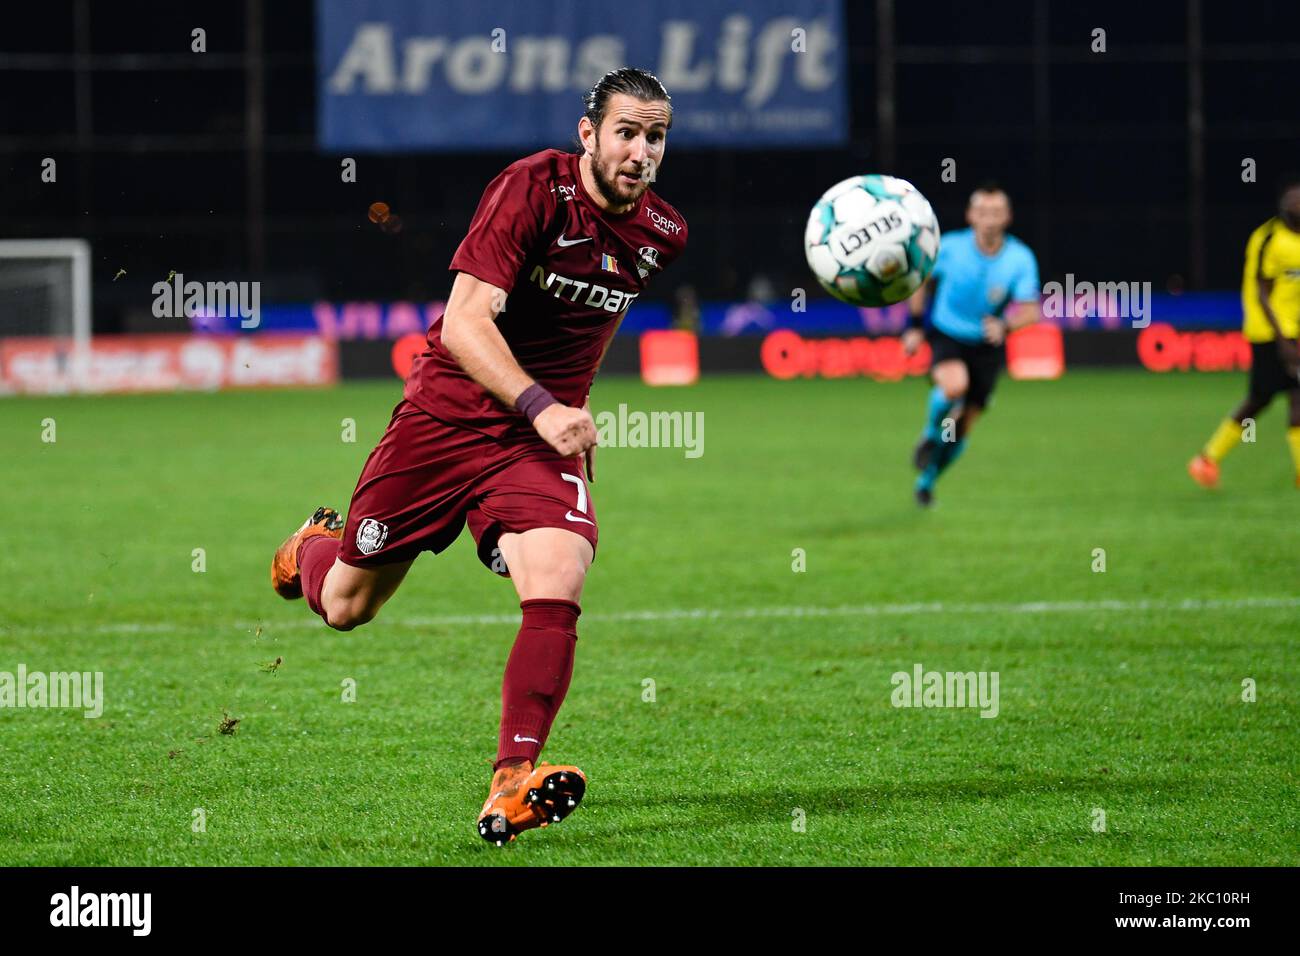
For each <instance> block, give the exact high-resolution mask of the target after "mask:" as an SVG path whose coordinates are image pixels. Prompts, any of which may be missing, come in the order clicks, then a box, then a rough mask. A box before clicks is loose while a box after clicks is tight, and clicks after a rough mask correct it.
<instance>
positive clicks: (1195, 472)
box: [1187, 455, 1219, 489]
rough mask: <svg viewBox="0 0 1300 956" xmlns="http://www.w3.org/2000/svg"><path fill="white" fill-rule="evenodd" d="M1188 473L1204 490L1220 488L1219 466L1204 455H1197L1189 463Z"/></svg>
mask: <svg viewBox="0 0 1300 956" xmlns="http://www.w3.org/2000/svg"><path fill="white" fill-rule="evenodd" d="M1187 473H1188V474H1189V475H1191V476H1192V481H1194V482H1196V483H1197V484H1198V485H1200V486H1201V487H1202V488H1211V489H1213V488H1217V487H1219V465H1218V463H1217V462H1214V461H1211V460H1210V459H1208V458H1206V457H1205V456H1204V455H1197V456H1196V457H1195V458H1193V459H1192V460H1191V461H1189V462H1188V463H1187Z"/></svg>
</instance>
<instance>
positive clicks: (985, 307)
mask: <svg viewBox="0 0 1300 956" xmlns="http://www.w3.org/2000/svg"><path fill="white" fill-rule="evenodd" d="M966 222H967V223H968V224H969V225H970V228H969V229H960V230H958V231H956V232H946V233H944V234H943V237H942V239H941V241H940V243H939V258H938V260H937V261H936V262H935V265H934V272H933V273H932V274H931V276H930V278H929V279H928V280H927V281H926V283H925V284H924V285H922V286H921V288H919V289H917V290H916V292H915V293H914V294H913V296H912V298H911V299H910V300H909V301H908V309H909V312H910V322H909V324H908V328H907V331H905V332H904V333H903V349H904V350H905V351H906V352H907V354H908V355H911V354H912V353H914V352H915V351H916V350H917V349H918V348H920V346H921V342H922V340H923V339H928V340H929V342H930V349H931V351H932V353H933V356H934V357H933V360H932V362H931V365H930V377H931V379H932V380H933V381H934V387H933V388H932V389H931V390H930V398H929V407H928V409H927V411H926V421H925V430H924V432H922V434H921V441H920V443H919V444H917V446H916V452H915V453H914V455H913V464H914V465H915V466H916V468H917V470H918V471H920V473H921V474H920V476H919V477H918V478H917V479H916V487H915V493H916V501H917V503H918V504H920V505H922V506H923V507H924V506H929V505H930V503H931V502H932V501H933V500H934V483H935V481H936V480H938V478H939V475H940V474H942V473H943V471H944V470H945V469H946V468H948V466H949V465H951V464H952V463H953V462H954V461H956V460H957V457H958V456H959V455H960V454H961V453H962V451H964V450H965V447H966V436H967V435H968V434H970V430H971V426H972V425H974V424H975V421H976V420H977V419H978V418H979V416H980V413H981V412H982V411H984V408H985V407H986V406H987V405H988V402H989V396H990V395H991V394H992V393H993V386H994V385H995V384H996V383H997V378H998V371H999V370H1000V369H1001V367H1002V363H1003V352H1004V349H1003V343H1004V342H1005V341H1006V337H1007V333H1009V332H1011V331H1014V330H1015V329H1018V328H1020V327H1022V326H1025V325H1029V324H1030V323H1032V322H1035V321H1037V319H1038V314H1039V307H1038V299H1039V284H1038V260H1037V259H1035V258H1034V254H1033V252H1031V251H1030V249H1029V247H1028V246H1027V245H1025V244H1024V243H1023V242H1021V241H1020V240H1019V239H1017V238H1016V237H1015V236H1012V235H1009V234H1008V233H1007V226H1009V225H1010V224H1011V200H1010V198H1008V196H1007V194H1006V192H1005V191H1004V190H1003V189H1002V188H1001V187H1000V186H997V185H994V184H988V185H984V186H981V187H979V188H978V189H976V190H975V191H974V192H973V193H971V197H970V204H969V205H968V206H967V207H966ZM931 298H933V302H934V306H933V308H932V309H931V310H930V329H929V331H928V334H927V333H926V331H924V330H923V326H922V316H924V314H925V308H926V303H927V301H928V300H929V299H931Z"/></svg>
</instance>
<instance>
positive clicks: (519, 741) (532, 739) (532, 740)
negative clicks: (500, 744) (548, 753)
mask: <svg viewBox="0 0 1300 956" xmlns="http://www.w3.org/2000/svg"><path fill="white" fill-rule="evenodd" d="M525 740H527V741H528V742H529V743H534V744H539V743H541V741H540V740H538V739H537V738H536V737H520V736H519V735H518V734H515V743H517V744H522V743H523V742H524V741H525Z"/></svg>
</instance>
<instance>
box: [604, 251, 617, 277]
mask: <svg viewBox="0 0 1300 956" xmlns="http://www.w3.org/2000/svg"><path fill="white" fill-rule="evenodd" d="M600 267H601V268H602V269H604V270H605V271H606V272H613V273H615V274H617V273H618V263H617V262H616V261H614V257H613V256H611V255H610V254H609V253H608V252H602V253H601V254H600Z"/></svg>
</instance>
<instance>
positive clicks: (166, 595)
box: [0, 372, 1300, 865]
mask: <svg viewBox="0 0 1300 956" xmlns="http://www.w3.org/2000/svg"><path fill="white" fill-rule="evenodd" d="M1243 387H1244V378H1243V377H1242V376H1239V375H1233V376H1229V375H1206V374H1193V375H1168V376H1156V375H1149V374H1140V373H1135V372H1109V373H1105V372H1076V373H1072V374H1070V375H1069V376H1068V377H1067V378H1065V379H1063V380H1062V381H1059V382H1021V383H1017V382H1009V381H1007V380H1005V379H1004V380H1003V382H1002V383H1001V385H1000V391H999V393H998V395H997V397H996V401H995V407H994V408H993V410H992V411H991V413H990V414H989V415H988V417H987V418H986V419H985V420H984V421H983V422H982V423H981V425H980V427H979V428H978V430H977V432H976V433H975V434H974V436H973V438H972V440H971V445H970V448H969V449H968V451H967V453H966V456H965V457H964V458H963V459H962V461H961V462H959V463H958V464H957V465H956V466H955V468H954V469H953V470H952V472H950V473H949V474H948V475H947V476H945V478H944V479H943V480H942V481H941V482H940V484H939V487H938V504H937V507H936V508H935V509H934V510H933V511H931V512H928V513H924V512H920V511H918V509H916V507H915V506H914V505H913V503H912V501H911V498H910V488H911V481H912V472H911V470H910V467H909V458H910V452H911V448H912V444H913V442H914V440H915V438H916V435H917V433H918V431H919V428H920V419H921V416H922V414H923V405H924V392H925V387H924V386H923V385H922V384H921V383H919V382H917V381H912V382H908V383H905V384H897V383H893V384H881V383H873V382H868V381H865V380H839V381H796V382H776V381H772V380H767V379H761V378H758V377H748V376H744V377H715V378H712V379H709V380H707V381H705V382H703V383H702V384H700V385H698V386H696V387H693V388H688V389H649V388H646V387H644V386H642V385H640V384H639V383H637V382H635V381H632V380H628V379H618V378H608V379H605V378H602V379H601V380H600V381H598V383H597V387H596V391H595V395H594V404H595V408H596V410H597V411H599V410H601V409H613V408H615V407H616V406H617V404H618V403H619V402H626V403H628V404H629V406H630V407H631V408H633V409H643V410H644V409H682V410H689V411H702V412H703V413H704V416H705V424H706V429H705V435H704V454H703V456H702V457H700V458H698V459H694V460H689V459H687V458H686V457H685V455H684V454H683V452H682V451H681V450H679V449H626V448H625V449H617V448H607V449H603V450H602V451H601V452H600V453H599V456H598V460H597V465H598V467H597V481H596V482H595V484H594V485H593V487H592V493H593V498H594V501H595V503H596V506H597V509H598V514H599V518H600V528H601V548H600V553H599V556H598V558H597V561H596V564H595V566H594V568H593V570H592V574H591V576H590V578H589V580H588V584H587V590H586V593H585V595H584V600H583V606H584V616H583V618H582V621H581V622H580V628H579V633H580V640H579V644H578V658H577V667H576V672H575V675H574V681H573V686H572V688H571V690H570V693H569V696H568V700H567V702H566V704H565V706H564V709H563V710H562V711H561V713H560V716H559V719H558V720H557V723H556V727H555V728H554V731H553V733H552V735H551V741H550V744H549V745H548V747H547V750H546V752H545V753H544V755H543V756H544V757H546V758H549V759H550V760H552V761H564V762H570V761H571V762H575V763H577V764H579V765H580V766H582V767H583V768H584V769H585V770H586V772H587V774H588V776H589V779H590V789H589V791H588V797H587V800H586V801H585V802H584V804H583V807H582V809H581V810H580V811H579V812H578V813H577V814H576V815H575V816H573V817H572V818H571V819H569V820H567V821H565V822H564V823H562V824H561V825H560V826H558V827H555V828H552V829H549V830H546V831H540V832H537V831H534V832H531V833H528V834H525V835H524V836H523V837H522V838H521V839H520V840H519V841H518V842H517V843H515V844H514V845H513V846H511V847H509V848H506V849H497V848H494V847H490V846H488V845H487V844H485V843H484V842H483V841H482V840H481V839H480V838H479V837H478V836H477V834H476V832H475V829H474V821H475V817H476V816H477V813H478V810H479V806H480V804H481V802H482V800H483V798H484V796H485V795H486V787H487V781H488V775H489V763H490V760H491V758H492V756H493V753H494V749H495V741H496V724H497V713H498V706H499V692H500V690H499V689H500V680H501V672H502V668H503V666H504V663H505V659H506V655H507V653H508V651H509V648H510V644H511V642H512V641H513V638H514V634H515V630H516V625H515V624H514V623H513V620H514V617H515V615H517V614H518V607H517V603H516V601H515V598H514V594H513V591H512V589H511V588H510V586H509V584H508V583H506V582H504V581H502V580H499V579H497V578H496V577H494V576H493V575H491V574H489V573H488V572H487V570H485V569H484V568H483V567H482V566H481V565H479V564H478V562H477V561H476V560H475V559H474V556H473V552H472V548H470V547H468V546H467V543H468V539H467V537H463V538H462V539H461V540H460V541H458V542H457V543H456V545H455V546H454V547H453V548H452V549H451V550H450V551H449V552H447V553H445V554H443V555H441V556H439V557H433V556H431V555H425V556H423V557H421V558H420V560H419V561H418V562H417V563H416V565H415V567H414V568H413V569H412V572H411V575H410V576H409V577H408V579H407V582H406V584H405V585H404V586H403V588H402V590H401V591H400V592H399V593H398V595H397V596H396V597H395V598H394V599H393V600H392V601H391V602H390V603H389V605H388V606H387V607H386V608H385V609H384V611H383V612H382V613H381V615H380V617H379V618H378V619H377V620H376V621H375V622H373V623H372V624H369V625H367V626H365V627H363V628H360V629H358V630H356V631H353V632H351V633H347V634H341V633H337V632H333V631H330V630H328V629H327V628H326V627H325V626H324V625H323V624H322V623H321V622H320V621H319V620H318V619H316V618H315V617H314V616H313V615H311V614H310V612H309V611H308V610H307V608H306V607H305V606H304V604H303V603H302V602H293V603H290V602H285V601H282V600H281V599H280V598H278V597H276V596H275V595H274V594H273V593H272V591H271V589H270V585H269V583H268V579H267V574H268V572H267V568H268V564H269V561H270V556H271V553H272V551H273V550H274V548H275V547H276V545H278V544H279V542H280V541H281V539H282V538H283V537H284V536H285V535H286V534H287V533H288V532H289V531H290V530H292V529H293V528H294V527H295V526H296V525H297V524H298V523H299V522H301V521H302V519H303V517H304V516H305V515H306V514H307V513H309V512H310V511H311V509H313V508H314V507H316V505H318V504H325V503H332V504H335V505H336V506H338V507H340V508H342V507H345V506H346V505H347V502H348V498H349V495H350V493H351V491H352V487H353V484H354V482H355V480H356V476H357V473H358V471H359V469H360V467H361V464H362V462H363V460H364V459H365V456H366V455H367V453H368V452H369V450H370V448H371V447H372V445H373V443H374V441H375V440H377V438H378V437H379V435H380V433H381V431H382V429H383V426H384V425H385V423H386V421H387V418H388V414H389V412H390V410H391V408H392V406H393V404H394V403H395V402H396V400H397V398H398V396H399V390H400V386H399V383H397V382H396V381H394V382H392V383H374V384H365V385H350V386H347V387H341V388H338V389H336V390H330V391H303V392H256V393H237V394H215V395H207V394H193V395H183V396H171V395H169V396H127V397H115V398H96V399H86V398H77V397H69V398H49V399H31V398H23V399H8V400H5V401H3V403H0V451H2V453H3V461H4V465H5V467H4V492H3V502H4V521H3V531H2V532H0V581H3V583H4V588H3V592H4V593H3V598H4V609H3V611H2V612H0V671H8V672H14V671H16V669H17V667H18V665H19V664H23V665H25V666H26V668H27V670H28V671H29V672H31V671H57V670H78V671H102V672H104V682H105V684H104V695H105V710H104V714H103V716H102V717H101V718H99V719H97V720H95V719H85V718H83V717H82V716H81V714H80V712H74V711H69V710H58V709H46V710H31V709H24V710H16V709H3V710H0V741H2V742H3V743H2V745H0V746H2V747H3V754H4V761H5V772H4V773H3V774H0V864H5V865H12V864H43V865H100V864H113V865H140V864H143V865H150V864H171V865H191V864H193V865H201V864H310V865H315V864H398V865H424V864H458V865H478V864H498V865H500V864H506V865H517V864H597V865H602V864H829V865H839V864H927V865H928V864H943V865H965V864H1047V865H1092V864H1102V865H1105V864H1156V865H1163V864H1170V865H1173V864H1184V865H1200V864H1206V865H1209V864H1215V865H1253V864H1275V865H1276V864H1281V865H1295V864H1297V863H1300V851H1298V850H1297V847H1300V833H1298V832H1297V820H1298V819H1300V813H1297V810H1298V809H1300V806H1298V805H1300V798H1298V797H1297V793H1298V792H1300V788H1298V786H1297V785H1298V784H1300V780H1298V779H1297V771H1298V770H1300V749H1298V748H1297V747H1296V745H1295V744H1296V730H1297V727H1300V706H1298V705H1297V691H1298V690H1300V676H1298V674H1297V666H1296V663H1297V660H1298V659H1300V654H1298V653H1297V651H1298V650H1300V648H1298V644H1300V640H1298V638H1297V635H1298V633H1300V630H1298V628H1297V619H1298V618H1300V605H1298V603H1297V600H1296V599H1295V598H1294V597H1293V596H1294V595H1295V594H1296V587H1295V583H1296V564H1295V556H1296V553H1297V545H1296V536H1295V529H1296V525H1295V516H1296V509H1297V505H1298V504H1300V491H1297V490H1296V489H1295V488H1294V487H1292V474H1291V466H1290V463H1289V459H1288V457H1287V452H1286V447H1285V443H1284V441H1283V436H1282V430H1283V428H1284V427H1285V420H1284V418H1283V411H1282V409H1281V408H1280V405H1275V407H1273V408H1272V409H1270V410H1269V412H1268V413H1267V414H1266V415H1264V416H1262V417H1261V419H1260V422H1259V429H1258V441H1257V442H1256V443H1255V444H1253V445H1245V446H1243V447H1242V448H1241V449H1239V450H1237V451H1236V452H1235V453H1234V454H1233V455H1232V456H1231V457H1230V458H1229V459H1228V460H1227V461H1226V462H1225V465H1224V478H1223V488H1222V489H1221V490H1220V491H1219V492H1217V493H1206V492H1204V491H1202V490H1200V489H1199V488H1197V487H1195V486H1194V485H1193V484H1192V483H1191V482H1190V481H1189V479H1188V478H1187V476H1186V474H1185V472H1184V466H1185V463H1186V461H1187V459H1188V458H1189V457H1190V455H1191V454H1192V453H1193V452H1194V451H1195V450H1196V449H1197V447H1199V445H1200V444H1201V442H1203V441H1204V440H1205V438H1206V437H1207V436H1208V434H1209V433H1210V431H1211V430H1212V429H1213V427H1214V425H1215V424H1216V422H1217V421H1218V420H1219V419H1220V418H1221V417H1222V415H1223V414H1224V412H1225V411H1226V410H1227V409H1228V408H1230V407H1231V406H1232V405H1233V404H1234V403H1235V402H1236V401H1237V400H1238V399H1239V397H1240V394H1241V392H1242V389H1243ZM47 418H48V419H54V423H55V429H56V431H55V438H56V440H55V441H54V442H52V443H51V442H43V441H42V440H41V435H42V428H43V426H42V420H43V419H47ZM347 418H351V419H355V421H356V441H355V443H347V442H344V441H342V440H341V433H342V431H343V424H342V422H343V420H344V419H347ZM197 548H202V549H204V559H205V562H206V570H205V571H203V572H201V573H200V572H196V571H194V570H193V564H194V562H195V558H194V549H197ZM1097 548H1102V549H1104V550H1105V561H1106V570H1105V571H1104V573H1097V572H1094V571H1093V570H1092V568H1093V564H1094V549H1097ZM795 549H803V551H804V553H805V554H806V570H805V571H803V572H796V571H794V570H792V566H793V564H794V562H795V558H794V557H792V555H793V553H794V551H795ZM692 611H698V612H700V613H698V614H693V613H689V612H692ZM635 612H645V613H640V614H638V613H635ZM276 658H281V659H282V663H281V665H280V666H279V668H278V670H276V671H275V672H270V671H268V670H264V669H263V665H265V664H266V663H267V662H269V661H273V660H275V659H276ZM918 663H919V664H921V665H923V667H924V668H925V669H926V670H937V671H963V672H964V671H989V672H992V671H996V672H998V673H999V675H1000V704H999V713H998V715H997V716H996V717H994V718H989V719H985V718H981V717H980V716H979V713H978V712H977V711H976V710H972V709H914V708H913V709H907V708H895V707H893V706H892V705H891V692H892V690H893V687H892V685H891V675H892V674H893V673H894V672H896V671H911V670H912V668H913V666H914V665H916V664H918ZM349 678H350V679H352V680H353V681H355V684H356V701H355V702H354V703H346V702H344V701H343V700H342V686H343V682H344V681H345V680H347V679H349ZM1247 678H1249V679H1251V680H1253V681H1254V682H1255V684H1256V688H1257V689H1256V693H1257V700H1256V701H1254V702H1246V701H1243V700H1242V695H1243V689H1242V685H1243V681H1244V680H1245V679H1247ZM647 680H652V681H653V682H654V684H653V689H654V700H653V701H647V700H645V699H643V698H644V697H647V696H649V695H648V694H647V693H646V688H647V687H649V686H650V685H647V684H646V683H645V682H646V681H647ZM225 713H228V714H229V715H230V716H231V717H237V718H239V720H240V724H239V727H238V731H237V733H235V734H234V735H233V736H223V735H221V734H218V733H217V725H218V722H219V721H220V720H221V719H222V716H223V714H225ZM196 809H202V811H203V813H204V817H205V821H206V829H205V831H204V832H198V833H196V832H194V826H193V821H194V819H195V817H194V811H195V810H196ZM1097 810H1100V811H1102V812H1103V813H1104V815H1105V829H1104V831H1100V832H1099V831H1098V830H1097V829H1094V826H1095V825H1096V824H1097V823H1098V821H1100V819H1101V818H1100V817H1099V816H1098V815H1097V813H1096V811H1097ZM801 819H802V821H803V825H802V828H800V827H799V826H798V824H799V823H800V820H801Z"/></svg>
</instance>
